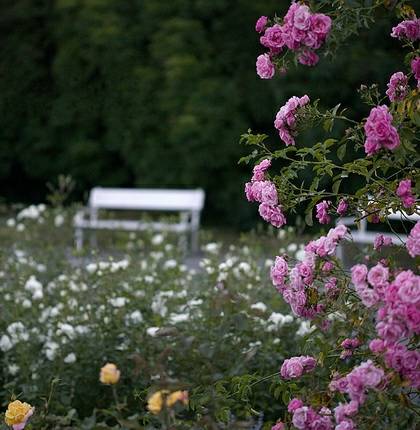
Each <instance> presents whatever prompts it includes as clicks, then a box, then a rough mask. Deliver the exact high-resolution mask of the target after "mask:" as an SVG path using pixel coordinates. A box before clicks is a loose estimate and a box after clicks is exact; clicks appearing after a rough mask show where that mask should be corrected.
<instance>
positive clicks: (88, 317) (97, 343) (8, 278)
mask: <svg viewBox="0 0 420 430" xmlns="http://www.w3.org/2000/svg"><path fill="white" fill-rule="evenodd" d="M31 208H32V209H29V208H28V209H24V210H23V211H22V212H19V213H20V214H21V213H26V214H30V215H31V216H30V217H29V218H25V221H23V222H24V224H23V225H24V226H25V228H24V230H23V231H18V229H17V228H16V225H17V224H16V222H15V224H13V223H12V222H11V221H10V219H14V220H16V219H17V218H19V216H17V217H14V218H9V220H4V222H3V226H2V227H1V228H0V235H1V237H4V238H5V241H3V246H2V249H1V251H0V286H1V292H2V299H3V300H2V305H1V318H0V361H1V364H2V366H1V369H2V372H1V382H2V384H1V387H2V388H1V391H2V392H1V394H2V398H3V401H4V402H6V401H9V400H11V399H12V398H14V396H17V397H18V398H19V399H22V400H25V401H26V402H29V403H31V404H32V405H34V406H35V413H34V415H33V417H32V418H31V420H30V423H32V424H28V428H29V426H30V425H33V426H34V427H33V428H45V429H46V428H69V429H70V428H72V429H73V428H74V429H76V428H77V429H80V428H83V429H94V428H95V429H96V428H130V429H131V428H139V429H140V428H159V426H160V422H161V419H160V417H159V415H158V414H155V413H153V412H152V410H153V408H152V407H151V406H150V405H149V408H148V407H147V401H148V399H150V396H151V395H152V394H153V393H155V392H157V391H158V390H166V389H169V390H171V391H174V390H179V389H182V390H188V391H189V397H190V402H189V404H190V407H189V408H188V409H186V408H184V410H183V411H182V412H181V414H180V418H179V420H178V421H176V426H177V427H175V428H218V426H221V425H222V424H221V420H222V419H224V420H226V421H227V422H229V423H230V424H229V425H230V426H231V427H230V428H235V427H236V426H238V428H239V426H240V425H241V422H242V423H244V422H245V423H248V425H249V426H250V425H251V424H252V422H254V421H255V419H254V418H252V413H251V412H250V406H249V405H250V401H251V399H246V396H245V393H239V392H235V391H237V389H236V388H235V387H236V386H237V384H238V383H239V381H242V380H243V379H244V378H245V379H246V380H247V381H250V382H251V383H252V381H256V380H258V378H260V376H261V375H266V374H267V372H269V371H270V370H271V369H272V368H273V366H275V365H276V363H277V362H278V361H279V360H282V359H284V358H285V357H287V356H288V355H289V354H290V352H291V351H292V352H293V351H296V350H297V345H298V344H299V342H300V340H301V339H302V338H303V337H304V336H305V335H306V334H307V333H308V332H309V331H310V327H308V326H307V325H306V323H303V322H301V321H300V320H299V319H297V318H296V317H294V316H292V315H291V314H290V312H289V311H286V307H285V306H283V305H282V304H281V300H280V298H279V297H278V295H277V294H276V292H275V291H274V290H273V289H272V287H271V286H269V284H270V281H269V279H268V273H269V268H270V267H271V265H272V264H273V261H272V260H267V259H266V258H265V254H267V255H268V254H271V255H272V254H273V252H274V251H275V250H277V251H279V252H283V251H284V250H286V249H288V250H289V252H291V253H295V254H296V257H297V258H298V257H299V253H300V252H301V250H302V246H301V245H299V244H298V243H294V242H293V241H291V239H293V236H294V233H293V230H290V231H289V232H285V231H283V232H282V233H281V238H280V239H279V238H276V239H273V238H272V239H270V238H269V237H265V236H264V237H265V239H266V240H265V241H264V243H267V242H270V241H271V242H273V243H274V244H275V247H276V248H273V249H271V250H270V252H267V249H265V248H266V246H265V247H264V248H263V247H261V246H259V243H260V244H262V243H263V241H262V239H263V238H260V239H257V238H256V237H248V238H244V239H243V240H242V241H240V242H238V243H237V244H236V245H230V246H226V245H223V244H222V243H220V242H214V241H210V242H207V243H204V244H203V246H202V256H201V258H200V259H199V261H198V262H197V264H196V266H197V267H195V268H194V269H192V268H190V267H187V266H186V265H185V264H184V262H183V260H182V253H180V252H179V250H178V248H177V244H176V242H173V241H171V240H170V239H169V238H168V237H167V236H166V235H165V234H152V233H150V234H149V233H147V234H145V235H143V236H138V235H128V237H127V240H126V242H125V244H123V246H122V247H121V248H120V249H119V250H118V252H117V251H115V254H118V256H114V257H113V258H110V257H103V256H100V255H99V254H97V253H92V254H91V255H90V256H89V257H86V258H81V257H80V256H77V255H72V249H71V244H72V230H71V225H70V222H71V219H72V216H71V213H68V212H66V211H63V210H61V212H60V214H59V215H61V216H62V218H63V219H64V220H65V222H63V224H60V223H59V224H60V225H57V224H56V222H55V220H56V218H57V216H58V214H57V213H55V214H54V213H53V212H54V211H55V209H54V210H52V209H49V208H42V210H39V206H32V207H31ZM33 208H35V209H33ZM36 208H38V209H36ZM20 218H22V216H20ZM41 219H42V220H43V221H40V220H41ZM12 224H13V225H12ZM49 230H50V231H54V232H55V233H54V234H53V235H52V236H48V235H46V232H47V231H49ZM22 234H25V237H22ZM42 235H45V237H44V239H43V241H40V240H41V238H42ZM56 237H57V238H58V237H59V239H57V242H56V246H54V241H55V238H56ZM129 244H131V245H129ZM127 245H128V246H127ZM278 247H280V250H279V248H278ZM264 251H265V252H264ZM108 362H110V363H115V364H116V365H117V366H118V368H119V369H120V371H121V377H120V378H119V382H118V384H117V385H115V386H113V388H112V389H111V388H110V387H107V386H105V385H104V384H101V383H100V381H99V370H100V369H101V367H102V366H103V365H104V364H105V363H108ZM244 375H245V376H244ZM259 387H261V389H260V388H259ZM114 388H115V390H114ZM255 388H256V391H255V396H254V398H253V400H255V401H256V403H255V402H254V403H253V406H254V407H259V408H260V410H264V411H265V412H266V414H267V416H270V414H271V415H272V419H274V417H276V416H277V415H278V413H279V411H281V407H280V406H279V405H275V404H272V397H271V394H272V393H271V394H270V382H268V383H267V384H263V383H262V384H258V385H257V386H255ZM228 390H233V391H234V392H235V393H234V394H233V395H231V396H229V395H227V394H226V393H227V391H228ZM45 399H47V400H45ZM48 399H49V400H48ZM45 402H47V406H46V405H45ZM46 408H47V409H46ZM38 425H39V426H42V427H38ZM211 426H213V427H211ZM215 426H216V427H215Z"/></svg>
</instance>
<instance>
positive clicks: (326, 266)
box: [322, 261, 334, 273]
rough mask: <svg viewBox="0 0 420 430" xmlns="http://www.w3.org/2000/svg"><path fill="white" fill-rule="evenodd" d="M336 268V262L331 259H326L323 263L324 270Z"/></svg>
mask: <svg viewBox="0 0 420 430" xmlns="http://www.w3.org/2000/svg"><path fill="white" fill-rule="evenodd" d="M333 269H334V264H333V263H332V262H331V261H326V262H325V263H324V264H323V265H322V271H323V272H327V273H328V272H331V270H333Z"/></svg>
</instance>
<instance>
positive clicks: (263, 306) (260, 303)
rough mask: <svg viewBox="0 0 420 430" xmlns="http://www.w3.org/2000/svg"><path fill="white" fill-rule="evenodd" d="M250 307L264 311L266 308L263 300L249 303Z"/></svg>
mask: <svg viewBox="0 0 420 430" xmlns="http://www.w3.org/2000/svg"><path fill="white" fill-rule="evenodd" d="M251 309H256V310H259V311H261V312H265V311H266V310H267V306H266V305H265V304H264V303H263V302H258V303H254V304H253V305H251Z"/></svg>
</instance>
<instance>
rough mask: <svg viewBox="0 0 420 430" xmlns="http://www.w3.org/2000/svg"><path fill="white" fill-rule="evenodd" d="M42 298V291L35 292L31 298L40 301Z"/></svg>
mask: <svg viewBox="0 0 420 430" xmlns="http://www.w3.org/2000/svg"><path fill="white" fill-rule="evenodd" d="M43 297H44V293H43V292H42V290H36V291H35V292H34V293H33V294H32V298H33V299H34V300H41V299H42V298H43Z"/></svg>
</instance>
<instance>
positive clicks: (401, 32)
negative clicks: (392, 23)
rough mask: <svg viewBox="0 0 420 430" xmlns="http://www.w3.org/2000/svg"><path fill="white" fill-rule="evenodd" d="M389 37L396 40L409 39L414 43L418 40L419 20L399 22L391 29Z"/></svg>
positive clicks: (419, 31) (419, 33)
mask: <svg viewBox="0 0 420 430" xmlns="http://www.w3.org/2000/svg"><path fill="white" fill-rule="evenodd" d="M391 36H392V37H395V38H397V39H403V38H404V39H409V40H411V41H413V42H414V41H416V40H417V39H419V38H420V20H419V19H412V20H407V21H402V22H400V23H399V24H398V25H397V26H396V27H393V28H392V32H391Z"/></svg>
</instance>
